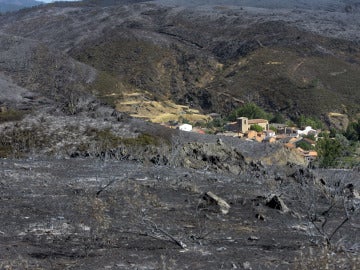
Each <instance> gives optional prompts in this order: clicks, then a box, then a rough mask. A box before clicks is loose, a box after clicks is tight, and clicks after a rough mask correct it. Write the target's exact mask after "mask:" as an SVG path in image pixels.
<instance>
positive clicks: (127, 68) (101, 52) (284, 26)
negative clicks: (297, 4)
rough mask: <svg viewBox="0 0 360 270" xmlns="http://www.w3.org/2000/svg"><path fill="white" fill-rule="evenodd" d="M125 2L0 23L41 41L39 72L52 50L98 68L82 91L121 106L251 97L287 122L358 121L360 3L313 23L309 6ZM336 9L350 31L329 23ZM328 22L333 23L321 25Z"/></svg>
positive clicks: (65, 6)
mask: <svg viewBox="0 0 360 270" xmlns="http://www.w3.org/2000/svg"><path fill="white" fill-rule="evenodd" d="M244 3H245V2H244ZM126 4H128V2H126V1H125V2H123V1H109V2H104V1H102V2H101V3H100V2H97V1H85V2H81V3H80V2H79V3H76V2H75V3H61V4H60V3H57V4H51V5H46V6H42V7H37V8H32V9H29V10H24V11H21V12H19V13H15V14H9V15H7V16H2V17H1V18H0V22H1V27H0V29H1V31H2V32H4V33H7V34H8V35H16V36H21V37H23V38H29V39H31V40H32V41H33V40H36V41H37V42H40V43H39V44H42V45H41V46H42V47H41V49H40V47H39V49H37V52H36V53H37V54H38V55H39V57H37V59H40V60H37V62H38V64H39V65H38V66H37V67H35V68H36V69H39V72H40V73H41V74H44V73H45V74H47V73H49V72H51V70H53V68H54V67H53V63H54V61H48V60H45V58H44V56H45V55H46V54H47V52H48V51H49V52H50V51H52V52H53V53H55V54H58V55H60V54H61V55H62V56H61V58H62V59H64V61H73V60H72V59H75V60H76V61H79V62H81V63H84V64H86V65H88V66H91V67H92V68H94V70H96V74H98V75H97V76H96V77H95V78H94V79H93V80H92V81H86V82H85V83H84V81H81V80H80V81H79V80H77V87H76V88H79V89H87V91H90V92H91V93H94V94H96V95H98V96H99V97H103V98H104V99H103V100H105V101H106V102H109V103H111V104H114V105H115V104H116V103H119V102H120V103H121V102H129V100H124V98H125V96H124V95H123V93H128V92H133V93H137V92H142V93H147V95H148V96H149V97H150V99H151V100H153V101H157V100H161V101H169V100H170V101H171V102H174V103H176V104H179V105H186V106H189V107H190V108H195V109H198V110H200V111H202V112H203V113H208V112H218V113H222V114H225V115H226V114H228V113H229V112H230V111H232V110H233V109H234V108H237V107H238V106H240V105H241V104H243V103H244V102H255V103H256V104H258V105H260V106H261V107H263V108H264V109H265V110H266V111H268V112H272V113H279V112H280V113H281V114H283V115H284V116H286V117H288V118H290V119H295V118H297V117H298V116H299V115H302V114H304V115H309V116H315V117H318V118H323V119H325V117H326V115H328V114H329V113H345V114H347V115H348V116H349V117H350V119H353V118H355V116H356V114H357V113H359V104H360V91H359V85H360V79H359V78H360V75H359V74H360V49H359V40H360V38H359V37H360V34H359V33H358V32H356V31H355V32H354V31H352V30H351V29H353V26H354V25H356V24H357V23H359V20H358V19H356V16H355V17H354V16H353V15H352V14H353V13H356V12H357V11H356V8H355V6H354V9H352V10H351V12H348V13H346V11H345V10H344V6H341V5H340V4H339V7H338V8H339V10H338V11H337V12H327V13H325V12H323V11H322V12H320V13H319V14H318V15H317V16H318V20H316V19H315V18H313V17H311V16H312V14H313V12H314V11H313V10H312V9H308V10H306V9H304V10H302V11H301V12H300V13H299V12H298V11H296V10H292V9H271V11H266V10H264V9H259V8H247V7H232V8H228V7H226V6H199V7H196V8H189V9H188V8H184V7H177V8H175V7H171V6H170V5H167V6H158V5H156V4H154V3H153V2H151V1H150V2H148V1H146V2H141V1H139V3H136V4H133V5H126ZM344 14H348V15H347V16H348V17H344ZM334 16H337V17H336V18H337V19H338V20H339V21H341V24H342V25H344V27H345V29H348V30H349V31H350V30H351V31H352V32H351V34H350V32H349V33H348V32H346V31H345V32H344V31H342V30H340V29H339V28H338V25H339V24H338V23H336V21H334V22H333V24H332V23H331V20H332V18H333V17H334ZM286 18H287V19H286ZM289 18H292V19H289ZM354 18H355V19H354ZM324 21H327V22H328V26H327V27H328V28H327V29H325V30H321V29H323V22H324ZM314 25H318V28H317V30H314V29H315V28H316V27H315V28H314ZM347 27H348V28H347ZM354 27H355V26H354ZM319 29H320V30H319ZM319 31H320V32H321V33H319ZM341 35H342V36H341ZM344 35H346V36H344ZM49 48H50V49H49ZM41 59H43V60H41ZM65 59H69V60H65ZM42 70H43V71H42ZM83 70H84V67H81V68H80V69H78V71H74V70H73V71H72V74H77V73H78V72H80V73H83V72H84V71H83ZM58 71H59V69H58V68H57V69H56V71H55V70H54V72H57V73H59V72H58ZM94 74H95V73H94ZM49 75H50V74H49ZM9 76H11V77H12V78H14V79H15V80H16V81H17V82H20V84H21V85H22V86H24V87H27V86H29V83H30V86H31V84H32V81H38V80H39V79H38V78H37V77H36V76H37V75H36V74H29V78H28V79H27V80H26V81H24V80H20V79H19V78H18V76H17V74H16V73H15V74H13V73H9ZM66 77H69V76H68V75H66V73H64V72H60V73H59V75H58V76H54V75H53V74H52V75H51V76H46V78H49V79H46V80H45V81H44V82H39V83H40V84H39V85H40V88H37V89H36V91H41V92H44V89H46V88H48V89H53V88H54V84H55V83H54V78H57V79H56V80H57V81H59V80H61V81H64V80H67V78H66ZM55 87H56V88H58V89H59V91H60V92H61V91H63V92H66V91H67V90H66V89H68V88H69V87H68V86H66V85H60V86H55ZM72 89H74V87H72Z"/></svg>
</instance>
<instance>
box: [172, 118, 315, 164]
mask: <svg viewBox="0 0 360 270" xmlns="http://www.w3.org/2000/svg"><path fill="white" fill-rule="evenodd" d="M254 125H257V126H259V127H261V129H262V131H256V130H254V129H253V128H251V127H252V126H254ZM270 127H271V128H270ZM178 128H179V129H180V130H183V131H189V132H198V133H201V132H199V129H197V128H193V127H192V126H191V125H189V124H183V125H180V126H179V127H178ZM224 129H225V131H224V132H222V133H217V135H222V136H231V137H238V138H244V139H246V140H251V141H257V142H264V143H282V144H283V145H284V146H285V147H286V148H288V149H290V150H292V151H296V153H297V154H299V155H301V156H302V157H303V158H304V160H305V161H306V162H308V163H309V162H311V161H314V160H315V159H316V158H317V156H318V154H317V152H316V151H315V150H306V149H312V148H314V147H315V145H316V140H317V136H318V134H319V132H320V131H319V130H315V129H312V128H311V127H310V126H308V127H306V128H305V129H298V128H295V127H288V126H286V125H284V124H271V126H270V124H269V121H268V120H266V119H248V118H247V117H239V118H237V120H236V121H235V122H232V123H228V124H227V125H226V126H225V127H224ZM200 131H201V130H200ZM309 135H313V136H309ZM309 137H312V138H314V139H315V140H313V139H310V138H309ZM300 142H302V143H301V144H300ZM299 145H306V146H308V147H303V148H306V149H303V148H301V147H300V146H299Z"/></svg>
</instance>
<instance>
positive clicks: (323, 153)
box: [316, 135, 343, 168]
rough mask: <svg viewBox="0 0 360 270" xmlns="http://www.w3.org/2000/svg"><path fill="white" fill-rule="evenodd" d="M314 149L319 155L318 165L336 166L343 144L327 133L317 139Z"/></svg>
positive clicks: (323, 166)
mask: <svg viewBox="0 0 360 270" xmlns="http://www.w3.org/2000/svg"><path fill="white" fill-rule="evenodd" d="M316 151H317V152H318V155H319V166H320V167H322V168H330V167H336V165H337V162H338V159H339V157H340V156H341V155H342V151H343V146H342V144H341V142H340V141H339V140H337V139H336V138H330V137H329V136H328V135H326V136H325V137H323V138H322V139H320V140H318V142H317V144H316Z"/></svg>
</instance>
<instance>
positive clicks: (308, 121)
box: [295, 115, 324, 129]
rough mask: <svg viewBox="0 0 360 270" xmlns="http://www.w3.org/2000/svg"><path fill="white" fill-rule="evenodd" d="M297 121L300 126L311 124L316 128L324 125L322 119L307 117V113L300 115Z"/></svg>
mask: <svg viewBox="0 0 360 270" xmlns="http://www.w3.org/2000/svg"><path fill="white" fill-rule="evenodd" d="M295 122H296V125H297V126H298V127H300V128H302V127H306V126H311V127H312V128H314V129H322V128H323V127H324V124H323V123H322V122H321V120H319V119H317V118H315V117H307V116H305V115H300V116H299V117H298V118H297V119H296V121H295Z"/></svg>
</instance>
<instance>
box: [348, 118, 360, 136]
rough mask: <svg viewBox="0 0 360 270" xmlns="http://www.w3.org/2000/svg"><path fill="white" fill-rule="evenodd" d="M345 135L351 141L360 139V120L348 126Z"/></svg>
mask: <svg viewBox="0 0 360 270" xmlns="http://www.w3.org/2000/svg"><path fill="white" fill-rule="evenodd" d="M344 136H345V137H346V138H347V139H348V140H351V141H359V140H360V120H358V121H357V122H353V123H350V124H349V126H348V127H347V129H346V131H345V133H344Z"/></svg>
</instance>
